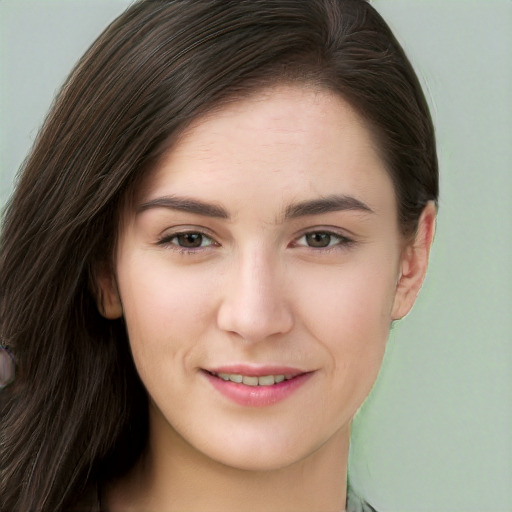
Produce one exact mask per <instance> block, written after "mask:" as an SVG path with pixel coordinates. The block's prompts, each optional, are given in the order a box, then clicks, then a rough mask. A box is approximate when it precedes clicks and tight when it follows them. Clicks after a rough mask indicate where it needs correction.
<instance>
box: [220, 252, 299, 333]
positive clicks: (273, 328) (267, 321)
mask: <svg viewBox="0 0 512 512" xmlns="http://www.w3.org/2000/svg"><path fill="white" fill-rule="evenodd" d="M283 272H284V268H283V266H282V265H281V264H280V262H279V260H278V258H277V257H276V256H275V255H274V254H273V253H272V251H270V250H269V249H266V248H265V247H263V246H261V245H253V246H252V247H247V248H246V249H244V250H241V251H240V252H239V254H238V256H237V258H236V263H234V264H233V267H232V269H231V270H230V272H229V281H230V283H229V285H228V286H226V293H225V294H224V296H223V302H222V304H221V306H220V310H219V327H220V328H221V329H223V330H226V331H230V332H234V333H237V334H238V335H239V336H240V337H241V338H243V339H244V340H245V341H247V342H252V341H259V340H263V339H266V338H268V337H269V336H272V335H274V334H280V333H281V334H282V333H285V332H287V331H289V330H290V329H291V326H292V323H293V322H292V315H291V311H290V308H289V305H288V304H287V301H286V297H285V290H284V286H283V285H284V275H283Z"/></svg>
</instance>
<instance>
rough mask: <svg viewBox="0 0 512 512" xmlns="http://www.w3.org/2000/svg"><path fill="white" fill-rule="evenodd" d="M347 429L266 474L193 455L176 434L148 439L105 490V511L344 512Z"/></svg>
mask: <svg viewBox="0 0 512 512" xmlns="http://www.w3.org/2000/svg"><path fill="white" fill-rule="evenodd" d="M348 445H349V428H348V427H347V429H346V430H344V431H339V432H337V433H335V434H334V435H333V436H332V437H331V438H330V439H329V441H327V442H326V443H325V444H324V445H322V446H321V447H319V448H318V449H317V450H316V451H314V452H313V453H311V454H309V455H308V456H307V457H305V458H303V459H302V460H299V461H296V462H294V463H293V464H290V465H287V466H285V467H281V468H278V469H272V470H267V471H248V470H243V469H238V468H233V467H229V466H226V465H224V464H222V463H219V462H217V461H215V460H212V459H210V458H208V457H206V456H205V455H204V454H202V453H201V452H199V451H197V450H195V449H194V448H193V447H192V446H191V445H190V444H188V443H187V441H186V440H184V439H183V437H181V436H180V435H179V434H178V433H176V432H175V431H172V433H171V434H169V435H167V436H165V439H161V438H160V439H156V438H155V437H154V436H152V435H151V434H150V442H149V447H148V450H147V452H146V454H145V455H144V457H143V458H141V460H140V461H139V463H138V464H137V465H136V466H135V467H134V468H133V470H132V471H131V473H129V474H128V475H127V476H126V477H125V478H123V479H122V480H120V481H118V482H116V483H115V484H114V485H112V486H111V487H110V488H108V489H107V493H106V496H105V497H104V501H105V505H106V509H107V510H108V511H109V512H118V511H119V512H120V511H122V512H129V511H137V510H166V511H169V512H174V511H183V510H187V511H189V512H213V511H219V510H222V511H223V512H230V511H233V512H234V511H235V510H236V511H237V512H256V511H261V510H272V511H274V510H293V511H294V512H315V511H316V512H320V511H322V512H340V511H343V510H345V501H346V480H347V462H348Z"/></svg>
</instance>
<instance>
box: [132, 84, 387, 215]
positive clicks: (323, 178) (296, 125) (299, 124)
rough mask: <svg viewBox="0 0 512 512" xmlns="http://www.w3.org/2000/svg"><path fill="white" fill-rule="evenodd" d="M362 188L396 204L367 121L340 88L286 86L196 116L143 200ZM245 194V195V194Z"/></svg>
mask: <svg viewBox="0 0 512 512" xmlns="http://www.w3.org/2000/svg"><path fill="white" fill-rule="evenodd" d="M333 193H337V194H356V195H357V194H360V195H364V196H366V200H367V201H370V202H372V203H373V205H371V206H372V209H375V210H377V211H378V210H380V209H382V208H384V209H385V208H390V207H392V208H394V207H395V199H394V192H393V187H392V183H391V180H390V178H389V176H388V173H387V171H386V169H385V164H384V162H383V160H382V159H381V158H380V156H379V152H378V149H377V146H376V143H375V140H374V138H373V136H372V133H371V131H370V130H369V128H368V127H367V125H366V123H365V121H364V120H363V119H362V118H361V117H360V116H359V115H358V114H357V112H356V111H355V110H354V109H353V108H352V107H351V106H350V104H349V103H348V102H346V101H344V100H343V99H342V98H341V97H340V96H339V95H337V94H334V93H332V92H330V91H326V90H318V89H314V88H311V87H306V86H297V85H294V86H279V87H273V88H271V89H267V90H264V91H260V92H258V93H257V94H256V93H255V94H253V95H251V96H250V97H248V98H246V99H243V100H237V101H234V102H232V103H229V104H227V105H224V106H223V107H222V108H220V109H217V110H215V111H213V112H211V113H209V114H208V115H206V116H204V117H202V118H199V119H197V120H196V121H194V122H193V123H192V124H191V125H190V126H189V127H188V128H187V130H186V131H185V132H184V133H183V134H182V136H181V137H180V138H179V139H178V140H177V141H176V142H175V143H174V144H173V146H172V147H171V148H170V149H169V150H168V151H167V152H166V153H165V154H164V155H163V156H162V157H161V158H160V160H159V161H158V163H157V164H156V165H155V166H154V168H153V169H152V170H150V171H149V172H148V174H147V175H146V176H145V178H144V180H143V183H142V186H141V187H140V188H139V190H138V194H137V195H138V196H139V200H140V201H142V202H143V201H147V200H151V199H153V198H155V197H158V196H164V195H186V196H190V195H193V196H194V195H200V196H202V197H203V198H204V199H206V200H213V201H217V200H218V201H222V202H224V201H226V200H229V201H230V202H231V203H232V206H233V208H238V209H242V210H243V209H244V208H246V207H247V206H248V204H251V203H254V202H260V203H261V204H263V203H265V204H266V205H267V206H269V196H272V197H273V198H275V199H276V201H277V199H279V200H280V201H281V204H280V205H278V204H277V202H276V207H278V206H280V207H281V208H283V207H284V206H285V205H283V203H286V202H287V201H288V202H290V201H300V200H307V199H311V198H314V197H321V196H328V195H332V194H333ZM237 199H238V201H237Z"/></svg>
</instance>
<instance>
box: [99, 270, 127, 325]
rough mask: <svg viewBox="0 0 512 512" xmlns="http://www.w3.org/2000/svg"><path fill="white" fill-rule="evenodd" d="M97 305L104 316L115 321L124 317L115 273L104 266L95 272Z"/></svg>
mask: <svg viewBox="0 0 512 512" xmlns="http://www.w3.org/2000/svg"><path fill="white" fill-rule="evenodd" d="M94 281H95V282H94V285H95V286H94V288H95V296H96V305H97V307H98V311H99V312H100V314H101V315H102V316H104V317H105V318H107V319H109V320H115V319H117V318H120V317H122V316H123V306H122V303H121V297H120V295H119V289H118V286H117V282H116V279H115V275H114V273H113V272H112V271H111V270H110V269H107V268H106V265H102V266H101V267H100V268H98V269H97V270H96V272H95V277H94Z"/></svg>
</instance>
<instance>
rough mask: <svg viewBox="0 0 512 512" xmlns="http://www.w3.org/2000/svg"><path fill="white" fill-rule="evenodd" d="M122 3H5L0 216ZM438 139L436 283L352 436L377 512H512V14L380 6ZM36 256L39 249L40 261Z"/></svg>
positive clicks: (472, 5)
mask: <svg viewBox="0 0 512 512" xmlns="http://www.w3.org/2000/svg"><path fill="white" fill-rule="evenodd" d="M128 3H129V2H128V1H127V0H58V1H57V0H32V1H27V0H0V93H1V94H0V206H3V205H4V204H5V200H6V198H7V196H8V194H9V192H10V190H11V189H12V182H13V179H14V175H15V172H16V170H17V168H18V167H19V165H20V163H21V162H22V160H23V158H24V157H25V155H26V153H27V151H28V148H29V147H30V145H31V143H32V142H33V140H34V137H35V135H36V133H37V129H38V127H39V126H40V124H41V121H42V119H43V116H44V114H45V112H46V111H47V109H48V107H49V105H50V102H51V101H52V98H53V97H54V94H55V92H56V90H57V89H58V87H59V85H60V84H61V83H62V81H63V80H64V77H65V76H66V75H67V73H68V72H69V70H70V69H71V67H72V65H73V64H74V62H75V61H76V59H77V58H78V57H79V56H80V55H81V54H82V53H83V52H84V51H85V49H86V48H87V47H88V45H89V44H90V43H91V42H92V40H93V39H94V37H95V36H96V35H97V34H98V33H99V32H100V30H101V29H102V28H103V27H104V26H105V25H106V23H107V22H108V21H110V20H111V19H112V18H113V17H114V16H115V15H117V14H118V13H119V12H121V11H122V9H123V8H124V7H125V6H126V5H127V4H128ZM373 4H374V5H375V6H376V7H377V9H378V10H379V11H380V12H381V13H382V14H383V16H384V17H385V18H386V20H387V21H388V22H389V24H390V25H391V27H392V28H393V29H394V30H395V32H396V34H397V37H398V38H399V40H400V41H401V42H402V43H403V44H404V47H405V49H406V51H407V52H408V54H409V56H410V58H411V59H412V61H413V64H414V65H415V67H416V69H417V72H418V74H419V75H420V78H421V79H422V82H423V84H424V85H425V87H426V92H427V96H428V99H429V102H430V104H431V107H432V113H433V117H434V122H435V124H436V127H437V133H438V139H439V158H440V167H441V200H440V212H439V218H438V229H437V235H436V240H435V246H434V249H433V254H432V259H431V267H430V270H429V274H428V276H427V280H426V283H425V285H424V288H423V291H422V293H421V295H420V297H419V300H418V303H417V305H416V307H415V309H414V311H413V312H412V313H411V314H410V315H409V316H408V317H407V318H406V319H405V320H403V321H401V322H399V323H398V324H397V325H395V327H394V329H393V331H392V334H391V338H390V343H389V346H388V351H387V355H386V359H385V363H384V366H383V369H382V372H381V375H380V377H379V381H378V383H377V385H376V387H375V388H374V391H373V392H372V395H371V396H370V398H369V399H368V401H367V402H366V404H365V406H364V407H363V409H362V410H361V411H360V413H359V414H358V416H357V418H356V421H355V424H354V435H353V444H352V456H351V463H350V471H351V475H352V480H353V484H354V486H355V487H356V488H357V489H359V490H360V491H361V493H362V494H363V495H364V496H365V497H366V498H367V499H368V501H370V502H371V503H372V504H373V505H374V506H375V507H377V509H378V510H379V512H387V511H389V512H420V511H428V512H505V511H512V371H511V370H512V2H511V1H509V0H501V1H499V0H494V1H471V0H459V1H456V0H444V1H442V0H438V1H428V0H424V1H420V0H376V1H374V2H373ZM34 250H37V248H34Z"/></svg>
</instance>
